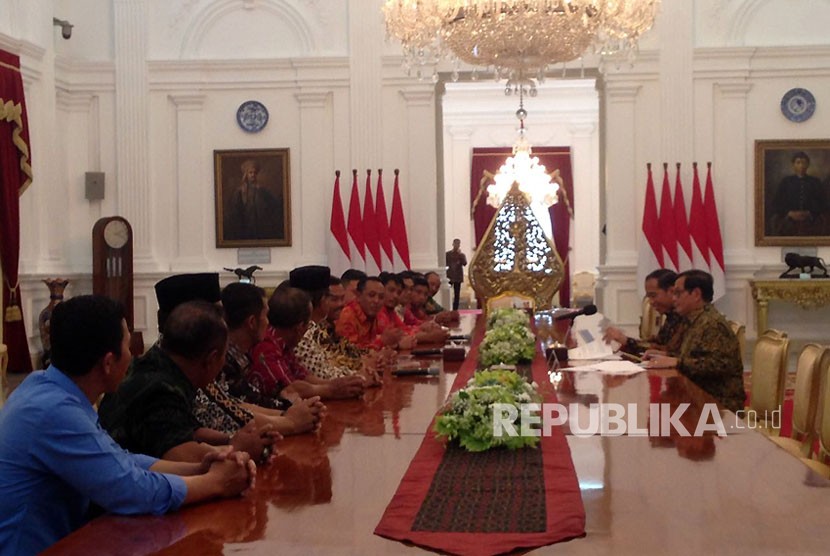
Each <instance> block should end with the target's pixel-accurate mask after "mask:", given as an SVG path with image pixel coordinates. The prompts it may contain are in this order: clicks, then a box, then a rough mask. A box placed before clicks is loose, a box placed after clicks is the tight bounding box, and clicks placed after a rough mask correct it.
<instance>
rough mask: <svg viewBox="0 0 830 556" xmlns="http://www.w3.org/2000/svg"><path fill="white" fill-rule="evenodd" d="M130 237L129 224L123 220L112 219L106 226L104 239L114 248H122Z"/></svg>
mask: <svg viewBox="0 0 830 556" xmlns="http://www.w3.org/2000/svg"><path fill="white" fill-rule="evenodd" d="M129 238H130V233H129V230H128V229H127V224H125V223H124V221H123V220H111V221H110V222H108V223H107V225H106V226H104V241H105V242H107V245H109V246H110V247H112V248H113V249H121V248H122V247H124V245H126V244H127V240H128V239H129Z"/></svg>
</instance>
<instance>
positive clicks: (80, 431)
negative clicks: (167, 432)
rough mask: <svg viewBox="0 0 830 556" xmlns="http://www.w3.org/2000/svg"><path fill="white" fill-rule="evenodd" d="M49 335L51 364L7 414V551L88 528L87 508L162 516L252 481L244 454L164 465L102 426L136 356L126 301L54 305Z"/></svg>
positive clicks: (3, 473) (0, 442) (0, 473)
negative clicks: (98, 405)
mask: <svg viewBox="0 0 830 556" xmlns="http://www.w3.org/2000/svg"><path fill="white" fill-rule="evenodd" d="M51 334H52V352H53V353H52V366H50V367H49V368H48V369H46V370H45V371H36V372H34V373H32V374H31V375H30V376H29V377H28V378H26V380H25V381H23V383H22V384H21V385H20V386H19V387H18V388H17V390H15V391H14V393H12V395H11V396H10V397H9V400H8V402H7V403H6V405H5V407H3V409H2V411H0V493H2V496H0V555H7V554H8V555H11V554H14V555H21V554H35V553H37V552H40V551H41V550H43V549H45V548H47V547H48V546H50V545H51V544H53V543H54V542H56V541H57V540H59V539H60V538H62V537H64V536H65V535H67V534H69V533H70V532H72V531H73V530H75V529H77V528H78V527H80V526H81V525H83V523H84V522H85V521H86V519H87V512H88V510H89V506H90V502H94V503H95V504H97V505H99V506H101V507H102V508H103V509H104V510H106V511H108V512H113V513H118V514H142V513H152V514H162V513H165V512H168V511H171V510H176V509H177V508H179V506H181V505H182V504H187V503H191V502H197V501H200V500H205V499H208V498H213V497H217V496H236V495H238V494H239V493H241V492H242V491H243V490H245V489H246V488H248V487H249V486H250V485H251V484H252V480H253V474H254V473H255V472H256V467H255V466H254V465H253V462H251V461H250V460H249V458H248V456H247V455H246V454H241V453H232V454H231V453H227V452H218V451H217V452H214V453H211V454H209V455H208V456H206V457H205V458H204V460H203V461H202V462H200V463H181V462H170V461H165V460H158V459H155V458H151V457H149V456H144V455H136V454H131V453H129V452H126V451H124V450H123V449H121V448H120V447H119V446H118V445H117V444H116V443H115V442H114V441H113V440H112V438H110V436H109V435H108V434H107V433H106V432H105V431H104V430H103V429H102V428H101V427H100V425H99V424H98V416H97V414H96V413H95V409H94V408H93V406H92V404H93V403H94V402H95V400H97V399H98V398H99V397H100V396H101V394H103V393H105V392H112V391H114V390H115V389H116V388H117V387H118V384H119V383H120V382H121V380H122V379H123V378H124V374H125V373H126V371H127V367H128V366H129V364H130V360H131V358H132V357H131V355H130V349H129V346H130V332H129V330H128V329H127V323H126V321H125V320H124V317H123V309H122V307H121V306H120V304H118V303H117V302H115V301H112V300H110V299H108V298H105V297H102V296H80V297H75V298H73V299H70V300H69V301H66V302H64V303H61V304H60V305H58V306H57V307H56V308H55V311H54V313H53V315H52V321H51Z"/></svg>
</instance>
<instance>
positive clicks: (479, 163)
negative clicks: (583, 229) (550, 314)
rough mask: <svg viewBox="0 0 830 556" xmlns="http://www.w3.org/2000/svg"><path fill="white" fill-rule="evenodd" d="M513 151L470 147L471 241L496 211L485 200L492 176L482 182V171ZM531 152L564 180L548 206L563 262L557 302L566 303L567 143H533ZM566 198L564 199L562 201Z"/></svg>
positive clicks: (569, 209)
mask: <svg viewBox="0 0 830 556" xmlns="http://www.w3.org/2000/svg"><path fill="white" fill-rule="evenodd" d="M512 152H513V149H512V148H511V147H481V148H473V160H472V172H471V175H470V203H471V206H472V207H473V209H472V219H473V223H474V225H475V245H476V247H477V246H478V243H479V242H480V241H481V238H482V237H483V236H484V233H485V232H486V231H487V226H489V225H490V221H491V220H492V219H493V216H494V215H495V214H496V209H494V208H493V207H491V206H490V205H488V204H487V189H486V188H487V185H488V184H489V183H492V180H486V181H485V182H484V184H483V186H482V184H481V178H482V177H483V176H484V171H485V170H486V171H488V172H490V173H491V174H496V172H498V170H499V167H500V166H501V165H502V164H504V161H505V159H506V158H507V157H508V156H510V155H511V154H512ZM533 156H536V157H538V158H539V163H540V164H544V166H545V168H546V169H547V171H548V172H549V173H550V172H553V171H554V170H559V175H560V176H561V177H562V181H563V182H564V184H565V187H564V189H565V193H566V194H567V199H566V198H565V197H566V196H565V195H563V194H562V193H561V192H560V194H559V202H558V203H556V204H555V205H553V206H552V207H550V217H551V221H552V222H553V243H554V245H555V246H556V250H557V251H558V252H559V256H560V257H562V261H563V262H564V263H565V279H564V280H563V282H562V286H561V287H560V288H559V304H560V305H561V306H562V307H570V304H571V278H570V276H571V265H570V257H569V256H568V255H569V253H570V250H569V245H570V237H571V214H572V212H573V207H574V191H573V172H572V170H571V149H570V147H535V146H534V147H533ZM566 200H567V202H566Z"/></svg>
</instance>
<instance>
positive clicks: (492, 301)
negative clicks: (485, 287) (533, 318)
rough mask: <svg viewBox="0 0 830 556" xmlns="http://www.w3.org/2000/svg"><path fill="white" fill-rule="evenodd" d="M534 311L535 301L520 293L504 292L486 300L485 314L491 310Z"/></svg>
mask: <svg viewBox="0 0 830 556" xmlns="http://www.w3.org/2000/svg"><path fill="white" fill-rule="evenodd" d="M506 307H508V308H516V309H530V310H531V311H533V310H535V309H536V302H535V300H534V299H533V298H532V297H530V296H529V295H525V294H523V293H520V292H514V291H510V290H508V291H505V292H502V293H500V294H498V295H495V296H493V297H490V298H488V299H487V313H489V312H490V311H491V310H493V309H503V308H506Z"/></svg>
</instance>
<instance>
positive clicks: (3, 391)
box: [0, 344, 9, 407]
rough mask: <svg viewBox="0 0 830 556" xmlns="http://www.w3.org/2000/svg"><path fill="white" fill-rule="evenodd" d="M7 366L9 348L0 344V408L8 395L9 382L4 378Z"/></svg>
mask: <svg viewBox="0 0 830 556" xmlns="http://www.w3.org/2000/svg"><path fill="white" fill-rule="evenodd" d="M8 366H9V348H7V347H6V344H0V407H3V404H4V403H6V396H8V395H9V380H8V378H7V377H6V370H7V368H8Z"/></svg>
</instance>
